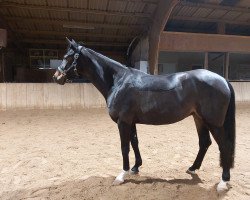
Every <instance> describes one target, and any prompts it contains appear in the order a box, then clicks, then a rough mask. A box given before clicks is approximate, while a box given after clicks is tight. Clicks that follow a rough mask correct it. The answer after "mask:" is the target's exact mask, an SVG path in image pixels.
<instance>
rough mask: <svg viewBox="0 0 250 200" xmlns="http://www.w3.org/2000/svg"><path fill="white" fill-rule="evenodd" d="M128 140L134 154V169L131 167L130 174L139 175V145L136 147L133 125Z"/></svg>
mask: <svg viewBox="0 0 250 200" xmlns="http://www.w3.org/2000/svg"><path fill="white" fill-rule="evenodd" d="M130 140H131V145H132V147H133V150H134V153H135V165H134V167H132V169H131V173H132V174H137V173H139V167H140V166H141V165H142V159H141V154H140V150H139V145H138V144H139V142H138V137H137V131H136V125H135V124H134V125H133V126H132V129H131V133H130Z"/></svg>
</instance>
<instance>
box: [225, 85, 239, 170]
mask: <svg viewBox="0 0 250 200" xmlns="http://www.w3.org/2000/svg"><path fill="white" fill-rule="evenodd" d="M228 87H229V89H230V92H231V97H230V102H229V105H228V109H227V114H226V117H225V121H224V124H223V127H224V131H225V137H224V139H225V148H226V154H227V155H226V157H227V159H226V160H227V161H226V162H228V163H227V166H229V167H231V168H233V167H234V156H235V137H236V129H235V93H234V89H233V87H232V85H231V84H230V83H229V82H228Z"/></svg>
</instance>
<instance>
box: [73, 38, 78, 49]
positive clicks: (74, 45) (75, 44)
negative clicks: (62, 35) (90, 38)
mask: <svg viewBox="0 0 250 200" xmlns="http://www.w3.org/2000/svg"><path fill="white" fill-rule="evenodd" d="M71 45H72V47H74V48H75V49H77V48H78V44H77V43H76V42H75V40H73V39H72V41H71Z"/></svg>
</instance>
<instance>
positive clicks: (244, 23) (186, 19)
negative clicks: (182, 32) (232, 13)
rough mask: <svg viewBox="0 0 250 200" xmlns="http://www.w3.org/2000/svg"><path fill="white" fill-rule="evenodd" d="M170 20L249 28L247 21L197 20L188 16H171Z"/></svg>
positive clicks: (249, 23)
mask: <svg viewBox="0 0 250 200" xmlns="http://www.w3.org/2000/svg"><path fill="white" fill-rule="evenodd" d="M171 19H172V20H180V21H197V22H213V23H224V24H234V25H243V26H249V25H250V22H249V21H238V20H224V19H215V18H201V17H199V18H197V17H190V16H172V17H171Z"/></svg>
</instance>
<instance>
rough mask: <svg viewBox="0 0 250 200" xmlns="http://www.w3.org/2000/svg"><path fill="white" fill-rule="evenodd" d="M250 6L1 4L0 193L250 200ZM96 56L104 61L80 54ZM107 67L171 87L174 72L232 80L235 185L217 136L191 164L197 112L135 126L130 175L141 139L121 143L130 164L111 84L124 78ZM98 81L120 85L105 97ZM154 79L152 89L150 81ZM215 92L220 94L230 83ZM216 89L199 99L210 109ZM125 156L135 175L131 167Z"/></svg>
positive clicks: (44, 0) (161, 1)
mask: <svg viewBox="0 0 250 200" xmlns="http://www.w3.org/2000/svg"><path fill="white" fill-rule="evenodd" d="M249 8H250V2H249V1H246V0H197V1H193V0H55V1H50V0H32V1H31V0H0V199H1V200H24V199H25V200H26V199H27V200H31V199H37V200H40V199H53V200H54V199H57V200H61V199H69V200H75V199H77V200H78V199H86V200H89V199H105V200H110V199H130V200H134V199H136V200H137V199H142V200H147V199H152V200H155V199H157V200H158V199H162V200H163V199H164V200H165V199H173V200H175V199H181V200H182V199H190V200H191V199H192V200H201V199H207V200H211V199H230V200H231V199H235V200H244V199H246V200H247V199H250V134H249V131H250V23H249V21H250V9H249ZM66 37H67V39H66ZM72 39H73V40H72ZM75 42H76V43H75ZM75 45H77V46H75ZM67 47H68V49H67ZM91 49H92V50H91ZM72 51H73V53H72ZM86 52H87V53H89V54H86ZM90 52H92V53H93V52H94V53H93V55H95V56H98V58H100V59H104V61H105V62H104V61H103V62H98V60H97V61H96V60H95V61H96V62H94V61H92V60H91V59H90V58H91V57H84V56H87V55H88V56H89V55H90ZM96 52H98V53H96ZM91 55H92V54H91ZM102 55H105V56H106V57H105V56H102ZM70 56H71V57H70ZM107 57H108V58H107ZM86 58H89V60H88V59H86ZM109 58H111V59H113V60H115V61H117V62H115V61H112V60H110V59H109ZM84 59H85V60H87V61H86V63H90V64H92V63H94V64H95V66H96V67H97V68H95V69H93V70H92V71H90V72H93V73H94V72H96V71H95V70H97V69H98V70H103V71H98V72H96V74H98V75H99V78H100V77H101V78H103V79H98V78H92V77H91V76H90V75H89V74H91V73H89V71H88V70H89V69H90V70H91V69H92V68H89V66H87V65H81V64H82V63H83V60H84ZM96 59H97V58H96ZM63 60H64V61H63ZM70 60H71V61H70ZM62 61H63V62H62ZM106 61H108V62H106ZM118 62H119V63H121V64H122V65H121V64H119V63H118ZM65 63H66V64H65ZM108 63H112V66H113V67H114V66H116V67H117V66H119V67H120V68H121V69H123V70H127V71H132V72H136V73H141V74H144V76H148V75H147V74H151V75H155V76H148V77H154V78H155V79H154V78H152V80H158V79H165V78H166V80H167V82H166V83H168V85H164V88H167V91H172V90H176V88H179V87H180V86H179V85H177V86H176V83H175V79H169V78H168V77H172V76H174V77H176V76H179V75H181V74H184V75H185V74H189V73H193V72H197V73H198V72H203V74H202V76H200V78H201V77H206V78H208V80H210V81H211V79H212V78H211V77H210V76H209V74H213V76H214V77H217V78H218V79H219V80H222V82H221V83H226V84H228V85H229V86H230V85H232V87H233V90H234V92H235V105H236V114H235V120H236V124H235V125H236V142H235V155H233V156H234V157H235V162H234V168H232V169H231V171H230V174H229V179H230V175H231V179H230V181H229V180H226V179H225V175H224V174H225V173H224V165H225V164H224V163H223V159H224V158H223V157H222V158H220V151H221V152H223V150H225V147H224V146H222V147H221V148H219V147H218V145H217V142H218V144H219V142H220V140H218V139H214V138H216V137H214V136H215V135H214V133H210V136H211V140H212V144H211V145H210V147H209V148H208V147H206V148H205V153H204V155H205V154H206V155H205V157H204V160H203V162H202V159H201V162H202V165H201V167H200V169H199V170H198V167H197V170H195V169H196V168H195V169H194V170H192V167H191V166H193V163H194V161H195V160H196V162H197V159H198V160H199V159H200V158H199V157H202V156H201V154H202V153H201V150H199V145H201V141H202V140H203V139H204V138H200V141H199V138H198V133H197V130H198V131H199V128H198V126H197V121H196V123H195V122H194V118H193V117H192V116H188V117H186V118H185V119H183V120H181V119H179V120H178V122H176V121H173V122H176V123H173V122H172V123H170V124H168V125H167V124H164V125H150V123H148V124H149V125H147V124H146V123H137V122H136V123H137V124H136V128H137V137H136V135H135V138H136V140H137V138H138V140H139V149H140V153H139V154H141V158H142V165H141V166H140V167H139V173H136V172H137V171H133V169H134V167H133V166H134V164H135V162H136V163H137V162H138V152H137V153H136V150H135V153H134V148H135V147H134V146H135V144H133V143H132V139H133V140H134V139H135V138H134V137H133V138H131V137H130V136H129V137H128V140H126V141H128V142H131V147H130V154H129V158H130V160H129V161H130V162H129V161H128V159H126V155H125V153H124V152H125V150H124V146H123V145H124V144H123V143H124V141H125V140H124V137H126V136H124V135H122V133H125V131H124V130H125V128H124V127H126V126H121V120H122V117H121V116H123V114H124V113H123V112H122V111H121V112H118V116H119V117H120V118H118V119H117V121H116V122H117V123H115V122H114V121H113V120H112V119H111V117H110V116H113V115H112V114H113V113H112V112H114V110H112V108H113V107H112V102H116V100H117V99H115V98H116V97H117V96H118V92H119V91H120V90H122V89H123V88H122V87H116V88H115V83H116V82H115V81H116V80H117V79H116V78H114V77H115V76H116V75H117V74H115V73H114V74H107V68H105V67H107V66H108ZM69 66H70V67H69ZM103 66H105V67H103ZM67 67H69V68H68V69H69V70H68V69H67ZM71 69H72V70H71ZM112 69H115V68H112ZM105 70H106V71H105ZM139 70H140V71H142V72H140V71H139ZM190 70H193V71H191V72H186V71H190ZM206 70H209V71H212V72H214V73H211V72H209V71H206ZM84 73H86V74H84ZM175 73H177V74H176V76H175V75H173V74H175ZM58 74H60V76H57V75H58ZM124 74H125V73H124ZM125 75H126V74H125ZM125 75H124V76H125ZM218 75H220V76H218ZM60 77H63V78H65V79H64V82H63V85H60V84H62V82H59V78H60ZM112 77H113V79H112ZM131 77H132V76H131ZM222 77H223V78H222ZM53 79H54V80H53ZM127 79H128V80H129V79H131V78H127ZM127 79H126V80H127ZM103 80H112V81H111V83H110V84H111V86H112V87H111V90H110V91H113V90H115V89H117V88H118V92H117V93H115V94H113V93H112V95H111V94H110V93H111V92H110V93H107V94H108V95H110V96H111V97H110V96H108V98H107V96H105V95H106V93H105V91H106V90H105V87H104V86H106V85H105V84H106V82H105V81H103ZM121 80H122V79H120V82H122V81H121ZM130 81H132V82H133V81H134V82H133V83H137V84H139V87H143V86H142V85H145V84H146V83H144V82H143V80H142V79H140V80H139V81H138V82H136V81H135V80H130ZM55 82H57V83H59V84H57V83H55ZM118 82H119V81H118ZM64 83H65V84H64ZM92 83H93V84H92ZM164 83H165V82H164ZM178 83H179V82H178ZM183 83H185V82H182V85H181V86H182V87H183V88H185V85H183ZM192 83H193V82H192ZM212 83H215V82H212ZM216 83H218V82H216ZM112 84H113V85H112ZM140 84H141V85H140ZM147 84H151V85H153V86H154V83H153V81H152V82H150V83H147ZM128 87H129V86H128ZM162 87H163V86H162ZM182 87H181V88H182ZM103 88H104V89H103ZM114 88H115V89H114ZM125 88H126V87H125ZM211 88H215V90H213V91H216V92H217V91H219V90H220V89H221V88H223V86H222V85H221V84H217V85H216V84H211ZM226 88H228V87H226ZM107 91H108V90H107ZM194 91H195V92H196V93H197V94H199V95H200V97H202V98H203V100H204V97H203V96H202V94H203V92H204V91H202V90H198V91H197V88H194V89H191V90H190V91H189V93H192V94H193V93H194ZM140 92H141V91H140ZM162 92H164V91H162V90H159V91H157V92H156V93H157V94H158V93H162ZM225 93H226V92H225ZM144 94H145V95H144V96H142V99H144V100H145V99H146V100H147V101H146V100H145V101H142V102H146V103H145V104H144V105H145V106H146V107H149V106H152V105H157V103H158V102H162V101H164V100H163V99H161V98H153V100H148V99H149V96H150V94H151V93H150V91H147V92H145V93H144ZM209 94H211V95H209V96H207V97H206V98H205V100H204V102H207V103H206V105H204V106H205V107H208V108H209V105H208V104H210V102H211V103H213V102H216V101H217V100H218V99H219V98H220V97H221V96H220V95H218V96H214V95H213V92H212V91H211V93H209ZM199 95H198V96H199ZM230 95H231V96H230V103H228V102H229V101H227V102H226V101H225V102H226V103H225V102H224V104H221V106H218V107H216V108H217V109H216V113H222V112H223V110H225V107H226V108H227V107H228V110H229V105H231V102H232V101H233V100H232V99H233V93H232V92H231V93H230ZM159 96H160V95H159ZM159 96H157V97H159ZM110 98H113V101H112V102H111V100H110ZM131 98H132V97H131V96H130V94H129V93H127V94H126V93H123V98H122V99H121V103H120V107H122V108H124V109H125V108H130V107H131V106H129V105H130V104H128V103H127V102H128V101H126V99H131ZM179 98H180V97H179ZM177 99H178V98H177ZM199 100H200V99H197V101H199ZM117 101H118V100H117ZM138 101H139V100H138ZM110 102H111V103H110ZM165 102H166V101H165ZM233 103H234V102H233ZM175 104H177V106H179V104H178V102H177V103H175ZM182 104H183V105H186V104H189V103H188V100H187V101H182ZM181 106H182V105H181ZM181 106H179V107H181ZM132 107H135V106H133V105H132ZM166 108H169V110H171V111H172V112H171V114H170V115H168V116H167V117H168V118H170V119H172V118H173V116H175V115H176V113H177V112H180V110H179V111H178V110H177V109H174V108H175V107H174V105H168V104H165V105H164V106H162V109H161V110H162V112H163V110H165V109H166ZM226 110H227V109H226ZM115 111H116V110H115ZM181 111H182V110H181ZM131 112H132V111H131ZM183 112H184V111H183ZM197 112H198V111H197ZM193 113H194V112H192V114H193ZM206 113H209V114H211V113H212V110H207V111H206ZM227 113H228V111H227ZM128 114H131V113H130V112H129V113H128ZM157 114H159V116H160V114H161V111H158V112H154V113H152V115H153V116H154V117H153V118H154V121H155V122H158V121H160V120H161V117H159V116H157ZM129 116H130V115H129ZM226 116H227V115H226ZM149 117H150V116H149ZM142 118H143V115H142ZM183 118H184V117H183ZM211 118H216V116H213V114H212V116H211ZM113 119H114V117H113ZM224 120H225V121H226V120H227V117H225V116H224V118H223V124H225V123H224ZM218 123H219V122H218ZM117 124H118V126H119V128H118V126H117ZM233 125H234V122H233V121H232V124H229V126H231V127H234V126H233ZM196 126H197V129H196ZM122 127H123V128H124V129H123V128H122ZM203 128H204V127H203ZM216 128H218V130H219V126H218V127H217V126H216ZM129 130H130V131H131V129H129ZM206 130H208V128H207V129H206ZM216 130H217V129H216ZM223 130H225V134H226V130H227V129H226V128H225V129H223ZM119 131H120V134H119ZM230 131H232V130H230ZM223 137H224V132H223ZM225 137H226V136H225ZM226 145H227V144H225V146H226ZM208 146H209V145H208ZM121 147H122V148H121ZM132 147H133V148H132ZM198 151H199V154H198V156H197V153H198ZM206 151H207V152H206ZM225 151H226V150H225ZM232 152H233V151H232ZM196 158H197V159H196ZM220 159H222V167H223V170H222V167H220ZM128 162H129V163H130V169H132V170H130V172H126V170H125V167H124V166H127V164H129V163H128ZM124 163H125V164H124ZM132 167H133V168H132ZM123 170H125V171H123ZM226 170H229V169H226ZM132 172H134V173H132ZM227 175H228V174H227ZM117 180H118V181H117ZM121 180H122V181H121ZM221 184H224V185H223V186H225V187H224V188H223V189H224V190H223V191H221V190H219V189H218V188H219V186H221Z"/></svg>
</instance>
